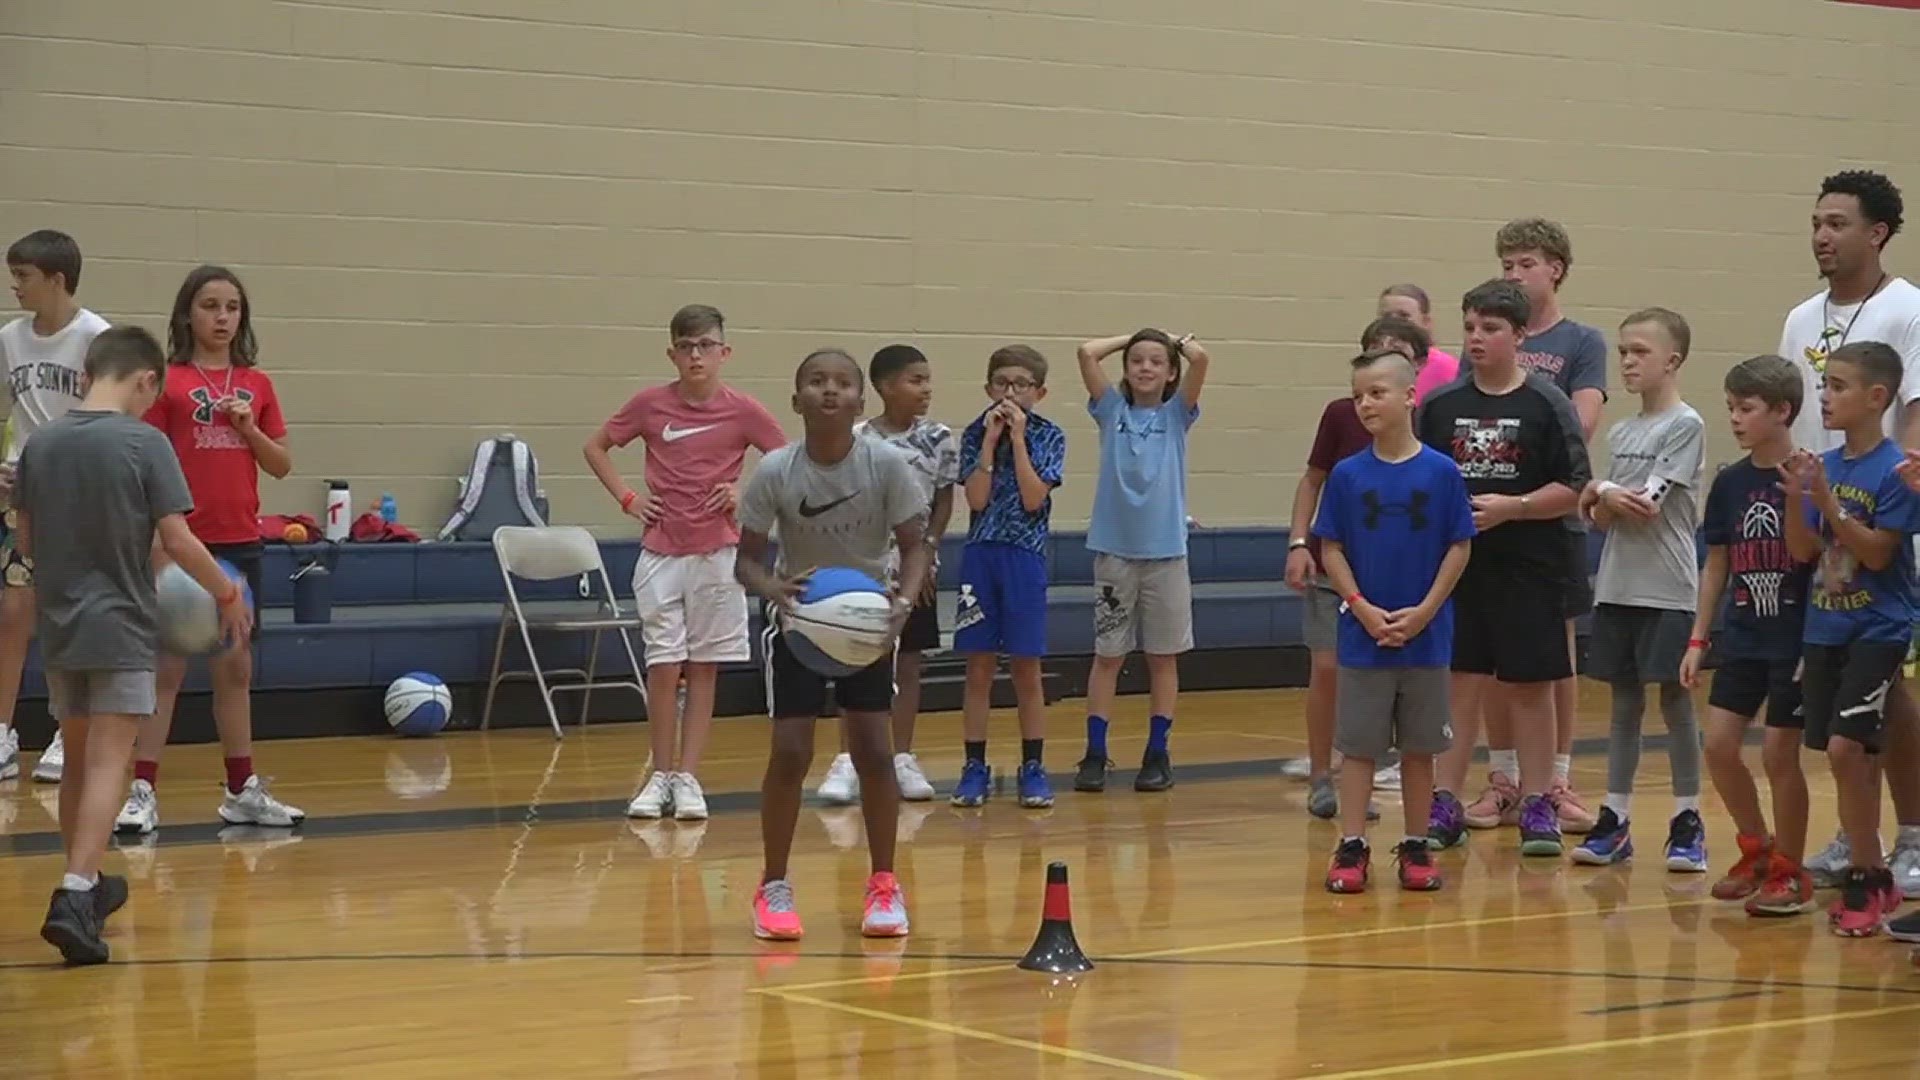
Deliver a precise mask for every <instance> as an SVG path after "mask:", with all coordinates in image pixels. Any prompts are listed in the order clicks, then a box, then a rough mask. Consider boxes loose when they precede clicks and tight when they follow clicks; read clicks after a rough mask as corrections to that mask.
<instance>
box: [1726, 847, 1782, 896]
mask: <svg viewBox="0 0 1920 1080" xmlns="http://www.w3.org/2000/svg"><path fill="white" fill-rule="evenodd" d="M1736 840H1737V842H1738V843H1739V845H1740V859H1739V861H1737V862H1735V863H1734V864H1733V868H1732V869H1730V870H1728V871H1727V876H1726V877H1723V878H1721V879H1720V880H1719V881H1716V882H1714V883H1713V898H1714V899H1715V900H1742V899H1745V898H1746V897H1749V896H1752V895H1753V894H1754V893H1757V892H1759V891H1760V887H1761V886H1762V885H1765V884H1766V883H1767V874H1768V872H1769V871H1770V870H1772V868H1773V842H1772V841H1771V840H1769V839H1768V838H1767V837H1764V836H1748V835H1746V834H1745V833H1742V834H1741V835H1740V836H1738V837H1737V838H1736Z"/></svg>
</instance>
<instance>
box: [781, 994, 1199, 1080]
mask: <svg viewBox="0 0 1920 1080" xmlns="http://www.w3.org/2000/svg"><path fill="white" fill-rule="evenodd" d="M766 993H767V994H768V995H769V996H772V997H777V998H779V999H780V1000H782V1001H791V1002H794V1003H795V1004H799V1005H812V1006H814V1007H815V1008H820V1009H828V1010H831V1011H833V1012H838V1013H845V1014H847V1015H849V1016H858V1017H861V1018H862V1019H866V1020H884V1021H888V1022H890V1023H895V1024H902V1025H905V1026H907V1027H916V1028H919V1029H921V1030H922V1031H932V1032H936V1033H938V1034H941V1035H952V1036H955V1037H957V1038H962V1039H973V1040H976V1041H978V1042H988V1043H994V1044H996V1045H999V1046H1009V1047H1013V1048H1014V1049H1016V1050H1031V1051H1033V1052H1035V1053H1040V1054H1048V1055H1051V1056H1053V1057H1058V1058H1064V1059H1066V1060H1068V1061H1074V1062H1079V1063H1080V1064H1083V1065H1104V1066H1106V1067H1107V1068H1110V1069H1121V1070H1124V1071H1126V1072H1131V1073H1138V1074H1140V1075H1142V1076H1163V1077H1170V1078H1172V1080H1206V1078H1205V1077H1204V1076H1202V1075H1201V1074H1200V1073H1193V1072H1184V1071H1182V1070H1180V1069H1168V1068H1163V1067H1161V1066H1159V1065H1149V1064H1147V1063H1146V1062H1144V1061H1129V1060H1128V1059H1126V1058H1117V1057H1108V1056H1107V1055H1105V1054H1096V1053H1094V1052H1093V1051H1091V1050H1077V1049H1075V1048H1073V1047H1071V1046H1055V1045H1053V1044H1052V1043H1043V1042H1035V1041H1034V1040H1032V1039H1020V1038H1015V1037H1014V1036H1011V1035H1001V1034H998V1033H996V1032H992V1031H985V1030H982V1029H980V1028H973V1027H967V1026H965V1025H963V1024H953V1023H948V1022H947V1021H944V1020H933V1019H929V1018H927V1017H923V1016H908V1015H906V1014H903V1013H893V1012H887V1011H885V1010H883V1009H869V1008H867V1007H866V1006H864V1005H849V1004H847V1003H845V1002H842V1001H828V1000H826V999H825V998H817V997H812V996H809V995H807V994H797V993H791V992H788V991H785V990H772V989H770V990H767V991H766Z"/></svg>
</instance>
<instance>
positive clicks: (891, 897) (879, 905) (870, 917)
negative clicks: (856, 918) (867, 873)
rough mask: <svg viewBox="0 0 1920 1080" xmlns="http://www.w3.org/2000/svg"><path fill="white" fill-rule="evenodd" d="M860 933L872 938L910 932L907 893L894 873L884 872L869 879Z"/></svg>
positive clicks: (892, 936)
mask: <svg viewBox="0 0 1920 1080" xmlns="http://www.w3.org/2000/svg"><path fill="white" fill-rule="evenodd" d="M860 933H861V934H862V935H863V936H865V937H870V938H895V937H906V936H907V894H906V893H904V892H902V891H901V889H900V882H899V880H898V879H897V878H895V877H894V876H893V875H892V874H890V873H886V872H882V873H878V874H875V875H873V876H872V877H870V878H868V879H867V906H866V915H865V916H864V917H863V918H861V920H860Z"/></svg>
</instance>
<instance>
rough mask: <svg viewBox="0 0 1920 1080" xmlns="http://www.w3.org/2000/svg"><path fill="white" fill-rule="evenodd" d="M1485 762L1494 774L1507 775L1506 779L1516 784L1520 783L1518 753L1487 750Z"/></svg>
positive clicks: (1515, 751)
mask: <svg viewBox="0 0 1920 1080" xmlns="http://www.w3.org/2000/svg"><path fill="white" fill-rule="evenodd" d="M1487 760H1488V763H1489V767H1490V768H1492V769H1493V771H1494V772H1497V773H1505V774H1507V779H1509V780H1511V781H1513V782H1514V783H1516V784H1517V783H1519V782H1520V751H1518V750H1489V751H1487Z"/></svg>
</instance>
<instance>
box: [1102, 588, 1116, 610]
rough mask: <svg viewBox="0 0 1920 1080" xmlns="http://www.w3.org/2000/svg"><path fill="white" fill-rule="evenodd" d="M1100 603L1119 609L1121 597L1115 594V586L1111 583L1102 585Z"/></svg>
mask: <svg viewBox="0 0 1920 1080" xmlns="http://www.w3.org/2000/svg"><path fill="white" fill-rule="evenodd" d="M1100 605H1101V606H1102V607H1105V608H1110V609H1113V610H1116V611H1117V610H1119V607H1120V598H1119V597H1117V596H1115V595H1113V586H1111V585H1102V586H1100Z"/></svg>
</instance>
